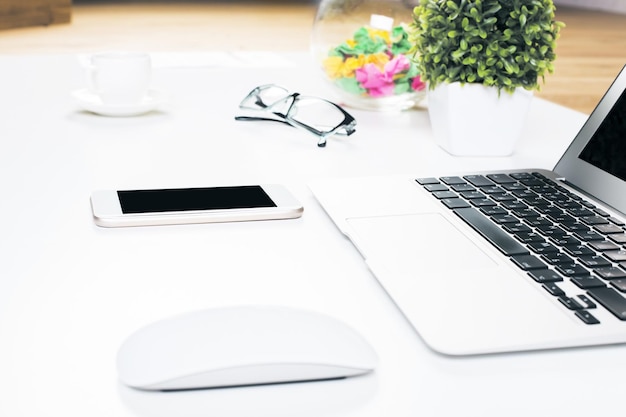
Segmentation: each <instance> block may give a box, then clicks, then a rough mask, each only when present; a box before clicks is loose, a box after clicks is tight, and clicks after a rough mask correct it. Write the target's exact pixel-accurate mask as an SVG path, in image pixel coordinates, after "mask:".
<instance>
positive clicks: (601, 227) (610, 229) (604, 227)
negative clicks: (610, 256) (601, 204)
mask: <svg viewBox="0 0 626 417" xmlns="http://www.w3.org/2000/svg"><path fill="white" fill-rule="evenodd" d="M593 228H594V229H596V231H598V232H600V233H604V234H606V235H608V234H612V233H624V229H622V228H621V227H619V226H618V225H616V224H612V223H607V224H597V225H595V226H594V227H593Z"/></svg>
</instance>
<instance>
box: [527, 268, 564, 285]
mask: <svg viewBox="0 0 626 417" xmlns="http://www.w3.org/2000/svg"><path fill="white" fill-rule="evenodd" d="M528 275H530V277H531V278H532V279H534V280H535V281H537V282H538V283H540V284H541V283H544V282H559V281H563V277H562V276H561V275H559V274H558V273H557V272H555V271H553V270H551V269H533V270H530V271H529V272H528Z"/></svg>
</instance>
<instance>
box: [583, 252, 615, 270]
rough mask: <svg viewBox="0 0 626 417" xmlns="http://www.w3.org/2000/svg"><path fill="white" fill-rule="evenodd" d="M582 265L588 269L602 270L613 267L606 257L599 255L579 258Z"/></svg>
mask: <svg viewBox="0 0 626 417" xmlns="http://www.w3.org/2000/svg"><path fill="white" fill-rule="evenodd" d="M578 260H579V261H580V263H581V264H583V265H585V266H586V267H587V268H600V267H607V266H611V263H610V262H609V261H607V260H606V258H605V257H603V256H599V255H592V256H581V257H579V258H578Z"/></svg>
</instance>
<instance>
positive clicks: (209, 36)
mask: <svg viewBox="0 0 626 417" xmlns="http://www.w3.org/2000/svg"><path fill="white" fill-rule="evenodd" d="M316 6H317V2H316V1H312V0H293V1H288V0H283V1H278V0H274V1H272V0H257V1H237V0H232V1H227V0H223V1H210V0H205V1H182V2H181V1H175V0H171V1H169V2H166V1H163V0H152V1H148V0H126V1H123V0H117V1H115V0H113V1H108V2H104V1H102V0H74V6H73V11H72V22H71V23H70V24H61V25H53V26H48V27H34V28H23V29H10V30H4V31H0V54H42V53H45V54H56V53H78V52H90V51H94V50H102V49H120V48H123V49H140V50H146V51H199V50H203V51H205V50H275V51H297V50H307V49H308V46H309V33H310V29H311V25H312V23H313V19H314V16H315V9H316ZM557 19H558V20H561V21H563V22H565V24H566V25H567V27H566V28H565V29H563V31H562V34H561V38H560V39H559V42H558V49H557V54H558V58H557V61H556V64H555V65H556V71H555V73H554V74H553V75H550V76H548V77H547V78H546V84H545V85H544V86H543V88H542V91H541V92H540V93H538V96H540V97H543V98H546V99H548V100H552V101H554V102H557V103H560V104H562V105H565V106H568V107H571V108H574V109H576V110H579V111H582V112H585V113H589V112H591V111H592V110H593V108H594V106H595V104H596V103H597V101H598V100H599V99H600V98H601V96H602V94H603V93H604V91H605V90H606V89H607V88H608V86H609V85H610V83H611V81H612V80H613V78H614V77H615V75H616V74H617V73H618V71H619V70H620V69H621V67H622V66H623V65H624V64H626V15H617V14H609V13H604V12H592V11H586V10H577V9H572V8H565V7H563V8H559V9H558V10H557ZM0 71H1V68H0Z"/></svg>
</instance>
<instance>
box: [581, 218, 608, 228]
mask: <svg viewBox="0 0 626 417" xmlns="http://www.w3.org/2000/svg"><path fill="white" fill-rule="evenodd" d="M580 220H582V222H583V223H585V224H588V225H590V226H593V225H595V224H608V223H609V221H608V220H607V219H605V218H604V217H602V216H587V217H582V218H581V219H580Z"/></svg>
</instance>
